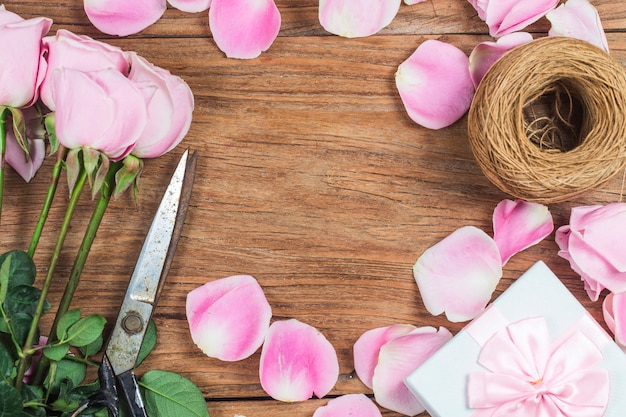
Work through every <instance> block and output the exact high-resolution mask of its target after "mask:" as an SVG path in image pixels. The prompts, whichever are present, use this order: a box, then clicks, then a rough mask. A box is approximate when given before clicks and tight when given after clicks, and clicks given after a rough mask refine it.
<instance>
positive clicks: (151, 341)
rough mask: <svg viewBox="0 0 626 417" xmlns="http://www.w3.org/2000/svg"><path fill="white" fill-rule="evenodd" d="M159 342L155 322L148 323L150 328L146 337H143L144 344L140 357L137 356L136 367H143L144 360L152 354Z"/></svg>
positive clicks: (140, 349)
mask: <svg viewBox="0 0 626 417" xmlns="http://www.w3.org/2000/svg"><path fill="white" fill-rule="evenodd" d="M156 341H157V328H156V324H154V320H150V321H149V322H148V328H147V329H146V335H145V336H144V337H143V342H142V343H141V347H140V348H139V355H137V362H135V367H137V366H139V365H141V362H143V360H144V359H146V357H147V356H148V355H149V354H150V352H152V349H154V347H155V346H156Z"/></svg>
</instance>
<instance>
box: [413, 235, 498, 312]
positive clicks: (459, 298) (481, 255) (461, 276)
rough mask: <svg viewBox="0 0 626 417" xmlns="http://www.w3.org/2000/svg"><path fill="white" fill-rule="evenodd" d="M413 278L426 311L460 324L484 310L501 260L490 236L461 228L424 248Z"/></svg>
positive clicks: (492, 289) (494, 287) (414, 267)
mask: <svg viewBox="0 0 626 417" xmlns="http://www.w3.org/2000/svg"><path fill="white" fill-rule="evenodd" d="M413 275H414V277H415V281H416V282H417V286H418V288H419V291H420V294H421V296H422V300H423V301H424V306H425V307H426V309H427V310H428V311H429V312H430V313H431V314H433V315H435V316H436V315H439V314H441V313H443V312H445V313H446V317H447V318H448V320H450V321H452V322H460V321H466V320H470V319H473V318H474V317H476V316H477V315H478V314H479V313H480V312H481V311H482V310H483V309H484V308H485V306H486V305H487V303H488V302H489V300H490V299H491V295H492V294H493V292H494V290H495V289H496V285H497V284H498V282H499V281H500V278H501V277H502V261H501V259H500V252H499V250H498V246H497V245H496V243H495V241H494V240H493V239H492V238H491V237H489V236H488V235H487V234H486V233H485V232H483V231H482V230H480V229H478V228H476V227H473V226H464V227H462V228H460V229H458V230H456V231H455V232H453V233H452V234H451V235H450V236H448V237H446V238H445V239H443V240H442V241H440V242H439V243H437V244H436V245H434V246H432V247H431V248H429V249H427V250H426V251H425V252H424V253H423V254H422V256H420V257H419V259H418V260H417V262H416V263H415V265H414V266H413Z"/></svg>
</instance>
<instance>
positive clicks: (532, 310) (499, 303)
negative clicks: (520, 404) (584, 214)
mask: <svg viewBox="0 0 626 417" xmlns="http://www.w3.org/2000/svg"><path fill="white" fill-rule="evenodd" d="M526 319H532V320H537V319H539V320H540V321H541V322H545V325H546V327H547V333H546V335H548V337H549V338H550V339H549V343H547V344H548V345H549V346H555V347H556V348H555V350H556V349H558V348H560V347H561V344H562V345H565V344H566V343H562V341H563V340H566V339H567V338H568V337H569V336H570V335H572V334H573V333H576V335H577V336H580V337H582V338H583V339H585V340H587V341H589V342H591V343H588V344H591V345H595V347H593V348H592V350H595V351H596V353H597V356H598V357H599V360H598V361H597V363H596V364H595V365H589V366H590V367H593V369H589V372H592V373H594V374H598V373H600V374H601V375H603V378H604V381H605V382H606V384H605V385H603V386H606V385H608V390H603V391H602V392H603V393H605V394H604V395H605V396H604V398H605V399H604V400H603V401H604V403H605V404H606V405H605V407H606V408H605V409H604V410H603V411H600V412H597V411H593V412H591V413H588V412H586V411H582V412H580V414H576V413H572V416H575V415H581V416H588V415H599V416H603V417H624V416H626V354H624V352H623V351H622V350H621V349H620V348H619V347H618V346H617V345H616V344H615V343H614V342H613V340H612V338H611V337H610V336H609V335H608V334H607V333H606V332H605V331H604V330H603V329H602V328H601V327H600V325H599V324H598V323H597V322H596V321H595V320H594V319H593V318H592V317H591V316H590V315H589V313H588V312H587V311H586V310H585V308H584V307H583V306H582V305H581V304H580V303H579V302H578V300H576V298H575V297H574V296H573V295H572V294H571V293H570V292H569V291H568V290H567V288H566V287H565V286H564V285H563V284H562V283H561V281H560V280H559V279H558V278H557V277H556V276H555V275H554V273H552V271H551V270H550V269H549V268H548V267H547V266H546V265H545V264H544V263H543V262H537V263H536V264H535V265H533V267H531V268H530V269H529V270H528V271H527V272H526V273H524V274H523V275H522V276H521V277H520V278H519V279H517V280H516V281H515V282H514V283H513V284H512V285H511V286H510V287H509V288H508V289H507V290H506V291H504V292H503V293H502V295H500V296H499V297H498V298H497V299H496V300H495V301H494V302H493V303H492V304H491V305H490V306H489V307H488V308H487V309H485V311H484V312H483V313H482V314H481V315H480V316H479V317H477V318H475V319H474V320H473V321H471V322H470V323H469V324H468V325H467V326H466V327H465V328H464V329H463V330H461V331H460V332H459V333H458V334H457V335H456V336H455V337H454V338H452V339H451V340H450V341H449V342H448V343H447V344H445V345H444V346H443V347H442V348H441V349H440V350H438V351H437V352H436V353H435V354H434V355H433V356H431V357H430V358H429V359H428V360H426V361H425V362H424V363H423V364H422V365H421V366H420V367H418V368H417V369H416V370H415V371H414V372H413V373H411V374H410V375H409V376H408V377H407V378H406V380H405V383H406V385H407V387H408V388H409V390H411V392H412V393H413V394H414V395H415V396H416V397H417V398H418V399H419V401H420V402H421V403H422V405H423V406H424V407H425V408H426V410H427V411H428V412H429V413H430V415H431V416H432V417H465V416H472V415H474V414H475V413H477V411H478V410H477V408H470V394H469V390H468V384H469V383H470V382H469V381H470V375H471V376H472V377H476V376H478V377H484V376H485V375H483V374H481V373H487V374H489V373H490V372H491V373H493V371H492V370H490V369H487V368H486V367H485V366H483V365H481V364H479V363H478V361H479V354H480V353H481V350H482V349H483V346H485V344H486V343H488V342H491V341H494V340H495V339H502V336H503V335H504V339H508V335H509V332H510V329H512V328H513V327H512V325H514V324H515V323H524V322H525V323H530V321H528V320H526ZM533 332H534V330H533ZM537 332H539V329H538V330H537ZM496 335H498V337H496ZM581 335H582V336H581ZM531 337H533V336H532V335H531ZM494 343H495V342H494ZM569 345H570V351H569V352H568V353H569V355H561V356H562V357H566V356H568V357H570V358H572V359H576V358H574V357H576V356H578V351H576V354H571V353H572V350H571V346H575V347H576V349H578V346H582V345H584V343H583V344H580V343H569ZM527 347H528V346H527ZM580 349H581V350H582V347H581V348H580ZM505 350H506V349H505ZM522 350H523V349H522ZM527 350H528V351H530V349H527ZM490 352H498V354H497V355H494V356H501V355H500V350H495V351H494V350H490ZM583 354H584V353H582V352H581V353H580V355H583ZM484 355H485V353H484V352H483V357H484ZM556 356H558V355H556ZM481 358H482V357H481ZM503 358H504V360H503V361H502V363H508V362H507V361H508V359H507V358H508V357H507V356H506V355H504V356H503ZM487 359H490V358H487ZM514 359H515V358H511V360H510V361H509V362H510V363H513V362H514ZM515 366H517V362H516V365H515ZM583 367H584V366H583ZM558 372H560V371H557V372H556V373H558ZM486 376H489V377H491V376H493V375H486ZM552 378H553V379H555V377H552ZM476 379H481V380H482V379H483V378H476ZM580 380H581V381H584V382H583V383H586V384H587V387H586V388H585V391H587V392H589V391H593V389H591V390H590V389H589V383H590V382H589V381H590V379H589V378H580ZM585 380H586V381H585ZM591 380H593V379H591ZM593 381H595V380H593ZM530 382H532V384H533V385H534V384H536V383H540V382H542V379H538V380H537V381H529V383H530ZM570 385H571V384H570ZM574 385H575V384H574ZM474 386H476V385H474ZM592 386H594V385H592ZM594 387H595V386H594ZM481 388H483V386H482V385H481ZM496 388H497V390H499V387H496ZM567 388H568V390H569V391H571V390H570V389H569V388H571V387H570V386H568V387H567ZM574 388H576V387H574ZM607 391H608V392H607ZM473 392H475V391H473ZM481 392H487V394H484V396H485V397H486V399H487V400H489V398H488V397H489V395H490V394H489V393H490V392H492V391H491V390H483V391H481ZM473 401H474V402H475V399H473ZM604 403H603V404H604ZM584 407H587V405H584ZM510 410H514V408H509V411H510ZM483 411H484V410H483ZM587 411H588V410H587ZM480 415H481V416H482V415H489V412H487V413H483V414H480ZM499 415H500V414H499ZM504 415H506V414H504ZM514 415H515V416H519V417H534V416H532V415H525V414H524V413H518V414H515V413H514V412H513V413H512V414H511V413H509V416H510V417H513V416H514ZM558 415H567V414H558Z"/></svg>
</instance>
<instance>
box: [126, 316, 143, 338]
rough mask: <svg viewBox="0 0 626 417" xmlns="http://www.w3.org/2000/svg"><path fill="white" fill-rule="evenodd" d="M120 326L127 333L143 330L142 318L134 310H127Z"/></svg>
mask: <svg viewBox="0 0 626 417" xmlns="http://www.w3.org/2000/svg"><path fill="white" fill-rule="evenodd" d="M122 328H123V329H124V331H125V332H126V333H128V334H136V333H139V332H140V331H141V330H143V320H142V319H141V316H140V315H139V313H137V312H136V311H129V312H128V313H127V314H126V317H124V319H123V320H122Z"/></svg>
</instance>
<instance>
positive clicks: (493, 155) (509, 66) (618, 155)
mask: <svg viewBox="0 0 626 417" xmlns="http://www.w3.org/2000/svg"><path fill="white" fill-rule="evenodd" d="M468 135H469V141H470V144H471V147H472V152H473V154H474V157H475V158H476V161H477V162H478V164H479V165H480V167H481V169H482V171H483V173H484V174H485V175H486V176H487V178H488V179H489V180H490V181H491V182H492V183H493V184H495V185H496V186H497V187H498V188H500V189H501V190H502V191H504V192H506V193H508V194H510V195H512V196H514V197H517V198H521V199H524V200H528V201H535V202H542V203H551V202H560V201H565V200H568V199H570V198H572V197H574V196H577V195H579V194H581V193H583V192H585V191H587V190H590V189H592V188H596V187H597V186H599V185H601V184H602V183H604V182H606V181H608V180H609V179H610V178H611V177H613V176H614V175H615V174H617V173H618V172H620V171H621V170H622V169H624V167H626V72H625V71H624V68H622V66H621V65H620V64H619V63H618V62H617V61H616V60H615V59H613V58H612V57H611V56H610V55H609V54H608V53H606V52H604V51H602V50H601V49H599V48H596V47H595V46H592V45H591V44H588V43H587V42H583V41H579V40H576V39H570V38H558V37H547V38H540V39H538V40H534V41H532V42H530V43H528V44H525V45H522V46H520V47H517V48H515V49H513V50H511V51H509V52H508V53H507V54H505V55H504V56H503V57H502V58H500V59H499V60H498V61H497V62H496V63H495V64H494V65H493V66H492V67H491V68H490V69H489V71H487V74H486V75H485V77H484V78H483V79H482V81H481V82H480V85H479V86H478V89H477V91H476V95H475V96H474V99H473V101H472V105H471V107H470V111H469V115H468Z"/></svg>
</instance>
